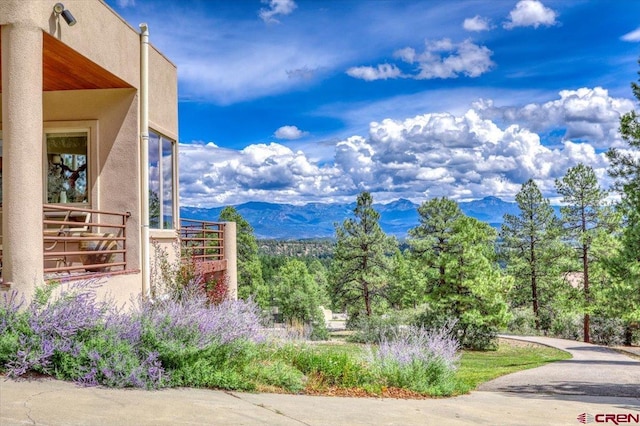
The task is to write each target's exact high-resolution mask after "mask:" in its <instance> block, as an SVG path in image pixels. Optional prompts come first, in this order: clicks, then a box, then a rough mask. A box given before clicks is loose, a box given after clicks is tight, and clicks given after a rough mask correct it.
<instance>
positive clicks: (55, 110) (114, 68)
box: [0, 0, 178, 297]
mask: <svg viewBox="0 0 640 426" xmlns="http://www.w3.org/2000/svg"><path fill="white" fill-rule="evenodd" d="M54 4H55V1H49V0H0V25H7V26H11V27H14V26H20V27H27V28H30V29H31V30H33V29H37V28H40V29H41V30H42V31H43V32H45V33H47V34H50V35H52V36H54V37H56V38H58V39H59V40H61V41H62V42H63V43H65V44H67V45H68V46H69V47H71V48H72V49H74V50H76V51H77V52H79V53H80V54H82V55H83V56H85V57H87V58H88V59H90V60H91V61H93V62H95V63H96V64H98V65H99V66H101V67H102V68H104V69H105V70H107V71H109V72H111V73H112V74H114V75H116V76H118V77H119V78H121V79H122V80H124V81H125V82H127V83H128V84H130V85H131V86H132V87H133V88H132V89H104V90H87V91H59V92H45V93H43V94H41V95H42V118H41V120H42V121H43V122H44V123H45V125H46V126H49V125H54V124H55V123H56V122H80V121H84V120H91V121H94V122H95V123H96V127H97V147H96V150H95V155H94V159H95V161H96V165H97V170H95V171H97V172H98V174H96V175H94V176H97V178H95V179H94V180H93V181H92V182H91V185H92V202H91V204H92V205H91V207H92V208H96V209H103V210H109V211H130V212H131V213H132V216H131V218H130V219H129V222H128V228H127V236H128V237H129V238H130V240H129V241H128V250H129V251H128V253H127V261H128V269H133V270H135V269H138V268H140V267H141V265H140V202H141V200H140V155H139V145H140V128H139V99H138V88H139V85H140V36H139V32H138V29H137V28H133V27H131V26H130V25H129V24H127V23H126V22H124V20H122V18H120V17H119V16H118V15H117V14H115V12H113V11H112V10H111V9H110V8H109V7H108V6H107V5H106V4H104V3H103V2H102V1H101V0H65V1H64V5H65V8H66V9H68V10H69V11H71V12H72V14H73V16H74V17H75V18H76V20H77V21H78V22H77V24H76V25H75V26H73V27H69V26H68V25H67V24H66V23H65V22H64V20H62V19H61V18H57V17H56V16H55V15H54V14H53V5H54ZM151 31H153V29H151ZM152 40H153V32H151V41H152ZM2 44H3V52H2V55H3V58H4V59H6V57H7V55H9V56H10V55H20V52H19V51H15V52H9V51H8V50H7V49H5V47H6V46H9V43H8V41H7V40H6V39H5V38H3V39H2ZM31 46H35V44H31ZM39 46H41V43H40V45H39ZM36 48H37V49H38V50H39V51H40V52H41V47H38V46H36ZM27 50H31V48H29V49H27ZM38 55H39V57H40V58H41V57H42V53H39V54H38ZM149 62H150V67H149V68H150V75H149V83H150V84H149V91H150V93H149V97H150V105H149V118H150V125H151V126H152V127H153V128H154V129H156V130H158V131H160V132H162V133H163V134H165V135H166V136H168V137H171V138H174V139H176V140H177V139H178V105H177V102H178V95H177V70H176V67H175V65H174V64H172V63H171V62H170V61H169V60H168V59H167V58H166V57H164V56H163V55H162V54H160V53H159V52H158V51H157V50H156V49H155V48H151V49H150V50H149ZM4 67H5V64H4V63H3V69H4ZM3 74H4V73H3ZM37 74H38V73H36V75H37ZM23 75H24V76H25V77H28V78H30V77H33V73H23ZM7 78H8V76H5V75H3V80H5V81H6V79H7ZM12 78H14V79H15V77H12ZM37 80H39V81H42V78H41V77H40V78H39V79H37ZM7 89H9V86H8V85H6V84H5V85H3V92H5V98H6V97H7V96H10V95H8V94H7V93H6V90H7ZM0 98H2V95H1V94H0ZM5 104H6V102H5ZM6 112H7V111H5V113H4V114H3V113H2V111H1V108H0V114H2V115H0V117H5V118H6V117H8V116H9V115H7V114H6ZM21 124H24V123H21ZM0 126H2V123H0ZM4 127H7V123H5V126H4ZM30 127H33V129H31V130H30V131H31V132H32V133H33V134H34V135H35V134H36V133H37V134H38V135H42V126H35V125H34V126H30ZM4 139H5V144H7V143H11V142H12V141H11V140H9V138H8V137H7V136H6V135H5V137H4ZM30 139H34V140H37V141H38V143H39V142H40V141H41V140H42V139H41V138H30ZM12 140H13V138H12ZM13 143H15V142H13ZM33 154H36V155H35V157H36V158H38V157H41V155H42V150H41V149H40V150H34V151H33ZM38 161H40V160H38ZM90 161H93V160H90ZM5 168H6V164H5ZM41 180H42V179H41V178H38V179H35V181H41ZM38 191H39V193H41V191H42V188H41V187H40V188H39V189H38ZM39 203H40V204H39V205H40V206H41V200H40V201H39ZM36 210H37V213H34V214H37V215H38V217H41V216H40V215H41V211H42V209H41V207H40V208H38V209H36ZM4 216H5V219H6V214H5V215H4ZM34 217H35V216H34ZM36 222H39V220H36ZM32 233H33V235H36V234H37V235H38V240H39V242H40V243H39V244H40V247H41V245H42V239H41V235H42V234H41V230H40V231H38V230H35V229H34V231H33V232H32ZM5 236H6V235H5ZM33 251H34V252H41V250H33ZM40 258H41V257H40ZM5 268H6V266H5ZM111 280H115V281H116V282H117V283H129V284H128V286H129V287H127V289H126V290H123V291H122V292H120V293H121V294H122V295H124V294H125V293H126V294H127V297H128V294H129V293H131V292H139V291H140V289H141V286H140V284H141V279H140V275H139V274H129V275H123V276H118V277H114V278H111V279H110V282H111ZM136 283H137V284H136ZM132 285H133V287H132Z"/></svg>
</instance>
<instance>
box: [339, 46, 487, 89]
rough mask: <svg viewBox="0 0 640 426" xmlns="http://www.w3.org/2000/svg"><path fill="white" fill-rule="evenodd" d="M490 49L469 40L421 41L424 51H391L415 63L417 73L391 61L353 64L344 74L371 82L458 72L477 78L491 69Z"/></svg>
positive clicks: (423, 77) (426, 77)
mask: <svg viewBox="0 0 640 426" xmlns="http://www.w3.org/2000/svg"><path fill="white" fill-rule="evenodd" d="M492 54H493V52H492V51H491V50H489V49H488V48H487V47H486V46H478V45H477V44H474V43H473V42H472V41H471V40H465V41H463V42H461V43H453V42H452V41H451V40H450V39H448V38H443V39H441V40H435V41H429V40H427V41H425V50H424V52H422V53H418V52H416V50H415V49H414V48H412V47H405V48H403V49H398V50H396V51H395V52H394V56H395V57H396V58H398V59H400V60H402V61H404V62H406V63H408V64H416V65H417V67H416V68H417V73H413V74H409V73H403V72H402V71H401V70H400V69H399V68H398V67H397V66H396V65H394V64H380V65H378V66H377V68H374V67H353V68H350V69H349V70H347V74H349V75H350V76H351V77H354V78H361V79H363V80H366V81H374V80H380V79H385V80H386V79H388V78H413V79H416V80H428V79H434V78H440V79H446V78H456V77H458V76H460V75H465V76H467V77H478V76H480V75H482V74H484V73H486V72H488V71H489V70H491V68H493V66H494V65H495V64H494V63H493V61H491V55H492Z"/></svg>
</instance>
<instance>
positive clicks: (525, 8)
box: [503, 0, 558, 30]
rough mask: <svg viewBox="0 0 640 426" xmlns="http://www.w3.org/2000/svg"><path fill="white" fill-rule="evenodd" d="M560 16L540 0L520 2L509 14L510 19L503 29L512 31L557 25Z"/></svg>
mask: <svg viewBox="0 0 640 426" xmlns="http://www.w3.org/2000/svg"><path fill="white" fill-rule="evenodd" d="M557 16H558V14H557V13H556V12H555V11H554V10H553V9H550V8H548V7H546V6H545V5H544V4H542V2H540V1H538V0H520V1H519V2H518V3H517V4H516V7H515V8H514V9H513V10H512V11H511V12H509V17H508V19H507V21H506V22H505V23H504V25H503V27H504V28H506V29H508V30H510V29H513V28H516V27H533V28H538V27H539V26H540V25H544V26H551V25H555V24H556V18H557Z"/></svg>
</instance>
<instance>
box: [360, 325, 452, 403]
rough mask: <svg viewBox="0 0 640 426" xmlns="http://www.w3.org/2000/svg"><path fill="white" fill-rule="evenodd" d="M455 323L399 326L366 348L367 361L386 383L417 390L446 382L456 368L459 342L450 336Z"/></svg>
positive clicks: (435, 386)
mask: <svg viewBox="0 0 640 426" xmlns="http://www.w3.org/2000/svg"><path fill="white" fill-rule="evenodd" d="M454 325H455V323H453V322H450V323H448V324H446V325H445V326H444V327H443V328H440V329H436V330H427V329H424V328H422V327H407V328H405V329H400V330H399V331H397V332H396V333H395V334H393V335H392V336H391V337H384V336H383V337H382V338H381V341H380V344H379V346H378V348H377V350H375V349H374V348H372V347H371V346H369V348H368V356H367V358H368V362H369V363H370V365H371V366H372V369H373V370H374V371H377V372H378V374H379V375H380V377H381V378H382V379H383V381H386V383H387V384H388V385H390V386H400V387H407V388H409V389H413V390H417V391H419V392H425V391H429V390H432V389H435V388H438V387H442V386H444V385H446V384H447V383H446V382H447V380H449V379H450V378H451V377H452V374H453V372H454V371H455V370H456V368H457V362H458V360H459V358H460V357H459V354H458V350H459V347H460V346H459V343H458V341H457V340H456V339H455V338H454V337H452V333H451V330H452V329H453V327H454Z"/></svg>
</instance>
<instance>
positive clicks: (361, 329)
mask: <svg viewBox="0 0 640 426" xmlns="http://www.w3.org/2000/svg"><path fill="white" fill-rule="evenodd" d="M403 320H404V318H403V317H402V316H401V315H399V314H396V313H394V312H391V313H389V314H385V315H371V316H366V315H360V316H358V317H357V318H356V319H354V320H351V321H350V322H349V324H348V328H349V329H351V330H353V331H354V333H353V334H352V335H350V336H348V337H347V341H348V342H352V343H379V342H380V340H381V339H383V338H385V337H390V336H392V335H394V334H396V333H397V332H398V330H399V329H400V326H401V325H402V324H403V322H404V321H403ZM404 324H406V322H404Z"/></svg>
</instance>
